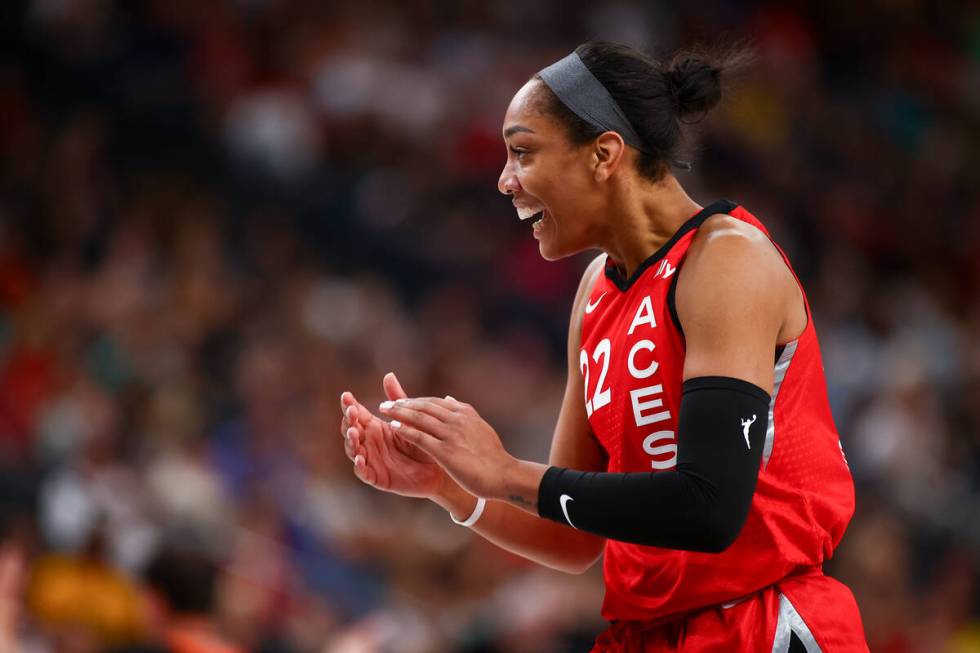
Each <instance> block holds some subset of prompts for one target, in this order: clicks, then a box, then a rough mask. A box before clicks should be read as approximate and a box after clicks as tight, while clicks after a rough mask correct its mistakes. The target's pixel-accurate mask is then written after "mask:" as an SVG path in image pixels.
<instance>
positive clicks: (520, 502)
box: [507, 494, 538, 508]
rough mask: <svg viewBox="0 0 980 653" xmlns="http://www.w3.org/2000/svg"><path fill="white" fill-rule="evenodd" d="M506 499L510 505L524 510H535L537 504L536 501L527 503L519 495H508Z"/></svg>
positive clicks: (527, 501)
mask: <svg viewBox="0 0 980 653" xmlns="http://www.w3.org/2000/svg"><path fill="white" fill-rule="evenodd" d="M507 498H508V499H509V500H510V502H511V503H513V504H516V505H518V506H522V507H525V508H537V507H538V502H537V501H529V500H528V499H526V498H525V497H522V496H521V495H519V494H512V495H510V496H509V497H507Z"/></svg>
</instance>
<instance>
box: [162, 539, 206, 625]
mask: <svg viewBox="0 0 980 653" xmlns="http://www.w3.org/2000/svg"><path fill="white" fill-rule="evenodd" d="M145 576H146V581H147V584H148V585H149V586H150V587H152V588H154V589H155V590H157V591H158V592H160V593H161V594H162V595H163V598H164V600H165V601H166V603H167V605H168V607H169V608H170V610H172V611H173V612H174V613H175V614H179V615H210V614H211V612H212V611H213V610H214V601H215V586H216V584H217V577H218V565H217V563H215V562H214V561H213V560H212V559H211V558H209V557H208V556H206V555H204V554H203V553H197V552H193V551H185V550H183V549H181V548H177V547H167V548H164V549H163V550H161V551H159V552H158V553H157V554H156V556H154V558H153V559H152V560H151V561H150V564H149V565H148V566H147V569H146V571H145Z"/></svg>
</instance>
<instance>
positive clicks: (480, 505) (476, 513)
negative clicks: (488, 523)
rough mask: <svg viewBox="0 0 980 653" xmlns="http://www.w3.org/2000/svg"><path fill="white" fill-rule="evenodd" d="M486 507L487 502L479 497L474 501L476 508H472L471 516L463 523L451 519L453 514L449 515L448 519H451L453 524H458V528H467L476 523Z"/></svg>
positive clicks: (453, 518)
mask: <svg viewBox="0 0 980 653" xmlns="http://www.w3.org/2000/svg"><path fill="white" fill-rule="evenodd" d="M486 507H487V500H486V499H484V498H483V497H480V498H479V499H477V500H476V507H475V508H473V514H472V515H470V516H469V517H467V518H466V519H464V520H463V521H460V520H458V519H456V518H455V517H453V513H449V518H450V519H452V520H453V522H454V523H456V524H459V525H460V526H466V527H467V528H469V527H470V526H472V525H473V524H475V523H476V520H478V519H479V518H480V515H482V514H483V509H484V508H486Z"/></svg>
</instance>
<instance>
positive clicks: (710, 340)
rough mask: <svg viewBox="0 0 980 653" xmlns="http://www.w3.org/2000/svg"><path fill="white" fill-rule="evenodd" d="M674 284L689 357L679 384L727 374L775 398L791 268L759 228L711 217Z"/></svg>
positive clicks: (789, 294) (700, 231)
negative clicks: (777, 352)
mask: <svg viewBox="0 0 980 653" xmlns="http://www.w3.org/2000/svg"><path fill="white" fill-rule="evenodd" d="M679 274H680V278H679V279H678V280H677V292H676V302H675V303H676V307H677V317H678V319H679V320H680V323H681V325H682V327H683V331H684V338H685V340H686V347H687V352H686V354H685V359H684V380H685V381H686V380H688V379H691V378H696V377H700V376H728V377H733V378H736V379H742V380H743V381H748V382H749V383H752V384H754V385H757V386H759V387H760V388H762V389H763V390H765V391H766V392H768V393H770V394H771V393H772V386H773V355H774V352H775V348H776V342H777V338H778V336H779V331H780V328H781V327H782V324H783V320H784V316H785V315H786V312H787V311H786V307H787V302H788V301H791V290H792V286H791V285H790V284H789V283H787V277H788V275H789V271H788V268H787V267H786V265H785V263H784V262H783V260H782V259H781V258H780V257H779V255H778V254H777V253H776V252H775V250H774V248H773V247H772V245H771V243H770V242H769V239H768V238H767V237H766V236H765V235H764V234H763V233H762V232H761V231H759V230H757V229H755V228H754V227H751V226H750V225H746V224H744V223H742V222H741V221H737V220H736V219H735V218H731V217H729V216H713V217H712V218H710V219H709V220H707V221H705V223H704V224H703V225H702V227H701V229H699V230H698V234H697V235H696V237H695V239H694V242H692V243H691V248H690V249H689V250H688V255H687V258H686V259H685V261H684V266H683V267H682V268H681V272H680V273H679Z"/></svg>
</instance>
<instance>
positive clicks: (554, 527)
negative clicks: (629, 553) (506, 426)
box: [432, 466, 605, 574]
mask: <svg viewBox="0 0 980 653" xmlns="http://www.w3.org/2000/svg"><path fill="white" fill-rule="evenodd" d="M542 467H543V466H542ZM536 499H537V491H536V490H535V492H534V493H533V494H532V496H531V500H533V501H536ZM432 500H433V501H434V502H435V503H437V504H439V505H440V506H442V507H443V508H444V509H445V510H446V511H447V512H449V513H451V514H452V515H453V516H454V517H456V518H457V519H465V518H466V517H467V516H469V515H470V514H471V513H472V512H473V508H474V506H475V505H476V497H474V496H473V495H472V494H470V493H469V492H467V491H466V490H464V489H462V488H461V487H459V486H458V485H457V484H455V483H453V482H452V481H449V482H448V483H447V484H446V486H445V488H444V489H443V491H441V492H440V493H439V495H437V496H435V497H432ZM534 509H535V510H536V506H535V508H534ZM470 529H471V530H473V531H475V532H476V533H478V534H479V535H480V536H482V537H483V538H485V539H486V540H488V541H490V542H492V543H493V544H496V545H497V546H499V547H500V548H502V549H505V550H507V551H510V552H511V553H514V554H516V555H519V556H521V557H523V558H527V559H528V560H531V561H533V562H536V563H538V564H540V565H544V566H546V567H550V568H552V569H557V570H558V571H564V572H566V573H573V574H578V573H582V572H584V571H585V570H586V569H588V568H589V567H591V566H592V564H593V563H594V562H595V561H596V559H598V557H599V555H600V554H601V553H602V550H603V545H604V542H605V540H604V539H603V538H601V537H599V536H597V535H593V534H591V533H585V532H581V531H576V530H574V529H571V528H569V527H567V526H564V525H562V524H558V523H555V522H553V521H549V520H547V519H542V518H541V517H538V516H537V515H536V514H531V513H530V512H527V511H526V510H522V509H521V508H518V507H517V506H515V505H511V504H509V503H507V502H505V501H497V500H491V501H487V506H486V509H485V510H484V511H483V515H482V516H481V517H480V519H479V520H478V521H477V522H476V524H474V525H473V526H471V527H470Z"/></svg>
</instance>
